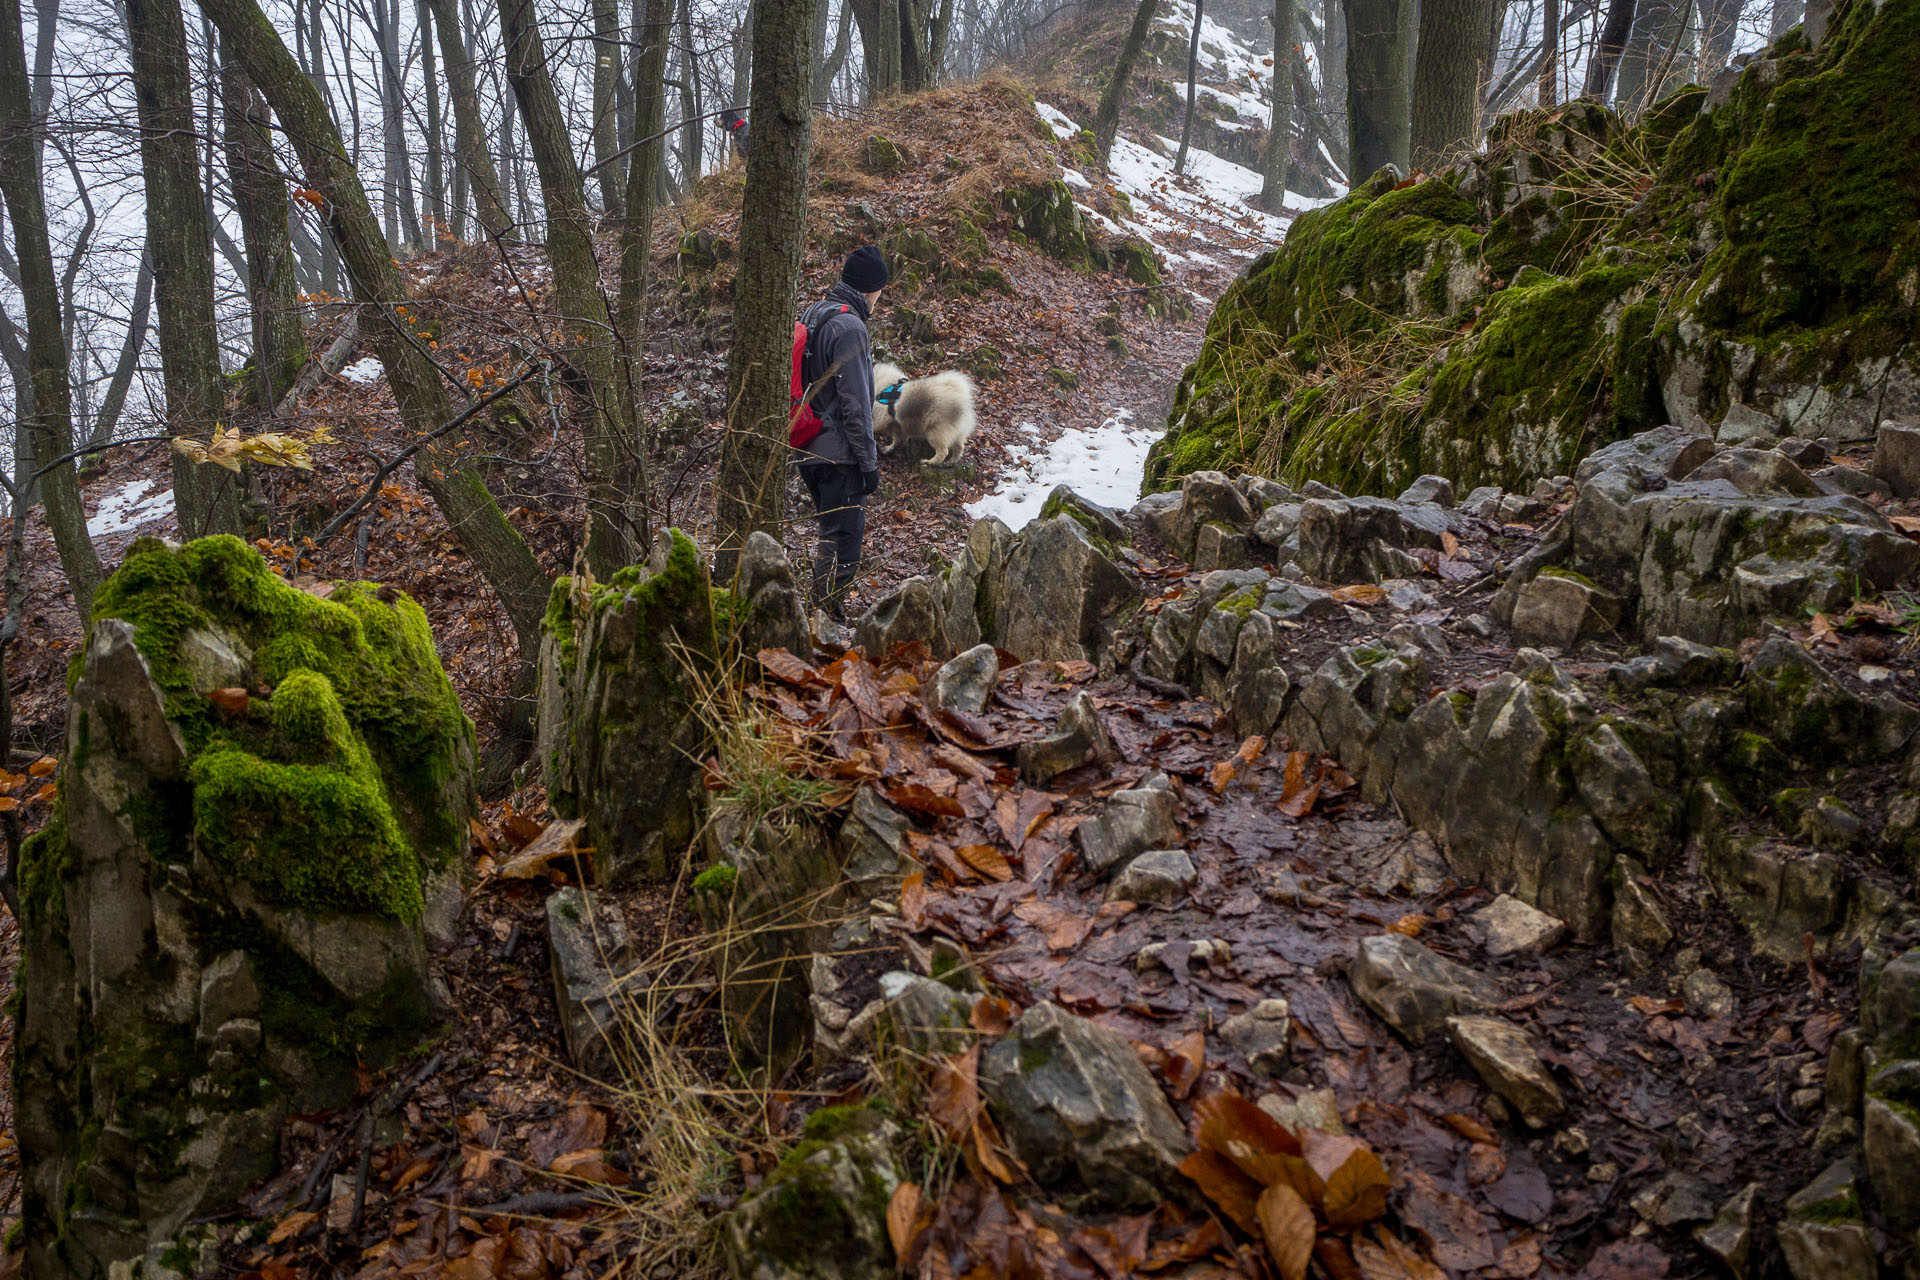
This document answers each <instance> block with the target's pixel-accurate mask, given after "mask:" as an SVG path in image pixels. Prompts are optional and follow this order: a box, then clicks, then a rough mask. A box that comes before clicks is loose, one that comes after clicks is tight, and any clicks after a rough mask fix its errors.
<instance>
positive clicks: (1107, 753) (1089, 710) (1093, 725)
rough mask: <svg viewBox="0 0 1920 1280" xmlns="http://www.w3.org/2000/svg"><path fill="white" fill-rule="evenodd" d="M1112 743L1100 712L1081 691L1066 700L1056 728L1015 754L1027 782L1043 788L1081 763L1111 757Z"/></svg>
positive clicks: (1023, 745) (1023, 744) (1028, 743)
mask: <svg viewBox="0 0 1920 1280" xmlns="http://www.w3.org/2000/svg"><path fill="white" fill-rule="evenodd" d="M1113 754H1114V750H1113V740H1112V739H1111V738H1109V737H1108V736H1107V729H1106V726H1105V725H1103V724H1101V723H1100V712H1099V711H1098V710H1097V709H1096V708H1095V707H1094V705H1093V699H1092V697H1090V696H1089V695H1088V694H1087V693H1085V692H1084V691H1082V692H1080V693H1076V694H1074V695H1073V696H1072V697H1071V698H1069V699H1067V705H1066V708H1065V710H1063V711H1062V712H1061V713H1060V719H1059V721H1058V727H1056V728H1055V730H1054V731H1053V732H1052V733H1050V734H1048V735H1047V736H1046V737H1044V738H1040V739H1038V740H1036V741H1033V742H1023V743H1021V744H1020V747H1019V750H1018V751H1017V752H1015V755H1016V756H1017V757H1018V759H1019V762H1020V772H1021V775H1022V776H1023V777H1025V778H1026V780H1027V782H1028V783H1029V784H1030V785H1032V786H1036V787H1040V786H1045V785H1046V784H1047V783H1048V782H1051V781H1052V780H1053V779H1054V778H1055V777H1057V776H1058V775H1060V774H1062V773H1065V772H1066V771H1067V770H1069V769H1077V768H1079V767H1080V766H1081V765H1083V764H1088V763H1091V762H1093V761H1096V760H1107V759H1111V758H1112V757H1113Z"/></svg>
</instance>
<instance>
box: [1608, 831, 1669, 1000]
mask: <svg viewBox="0 0 1920 1280" xmlns="http://www.w3.org/2000/svg"><path fill="white" fill-rule="evenodd" d="M1611 926H1612V936H1613V945H1614V946H1615V947H1616V948H1617V949H1618V950H1619V951H1620V953H1621V955H1622V957H1623V958H1624V959H1625V961H1626V963H1627V965H1628V967H1629V968H1630V969H1632V970H1633V971H1634V972H1636V973H1644V972H1646V970H1647V969H1649V968H1651V967H1652V965H1653V961H1654V959H1655V957H1657V956H1658V955H1659V954H1660V953H1661V952H1662V951H1665V950H1666V949H1667V944H1669V943H1671V942H1672V941H1673V925H1672V924H1671V923H1670V922H1669V921H1668V920H1667V909H1666V906H1665V905H1664V904H1663V903H1662V902H1661V901H1660V897H1659V895H1658V894H1656V893H1655V892H1654V890H1653V888H1652V886H1651V885H1650V884H1649V883H1648V881H1647V876H1646V868H1644V867H1642V866H1641V865H1640V864H1639V863H1638V862H1636V861H1635V860H1633V859H1631V858H1622V859H1621V860H1620V875H1619V877H1618V879H1616V880H1615V882H1614V889H1613V917H1612V921H1611Z"/></svg>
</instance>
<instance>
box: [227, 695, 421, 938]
mask: <svg viewBox="0 0 1920 1280" xmlns="http://www.w3.org/2000/svg"><path fill="white" fill-rule="evenodd" d="M273 729H274V734H275V737H276V738H277V739H278V742H277V744H276V746H277V750H276V751H275V753H274V754H275V755H276V756H278V757H279V758H278V759H263V758H262V757H261V756H259V755H256V754H254V753H253V752H252V751H249V750H244V749H240V748H237V747H232V748H230V747H215V748H213V749H210V750H208V751H206V752H204V753H203V754H202V755H201V756H200V757H199V758H198V759H196V760H195V761H194V762H193V765H192V771H191V776H192V779H193V785H194V796H193V810H194V826H193V831H194V837H195V840H196V843H197V847H198V849H199V851H200V852H201V853H202V854H204V855H205V856H206V857H207V859H208V860H209V861H210V862H212V863H213V864H214V865H215V866H217V867H219V868H221V869H222V870H224V871H226V872H228V873H230V874H232V875H236V876H239V877H241V878H243V879H245V880H247V881H249V882H250V883H252V884H253V885H254V887H255V888H256V889H257V890H258V891H259V892H260V894H261V896H262V897H263V898H265V899H266V900H267V901H269V902H274V903H277V904H279V905H281V906H285V907H289V908H293V909H296V910H300V911H304V912H307V913H309V914H313V915H319V916H326V915H331V914H335V913H349V914H373V915H381V916H386V917H389V918H392V919H396V920H407V921H412V920H417V919H419V918H420V912H421V906H422V902H421V870H420V862H419V859H417V858H416V857H415V856H414V853H413V849H412V847H411V846H410V845H409V843H408V841H407V839H406V837H405V836H404V835H403V834H402V833H401V831H400V827H399V824H398V823H397V822H396V821H395V819H394V815H393V810H392V808H391V806H389V804H388V803H387V796H386V791H385V788H384V787H383V786H382V783H381V778H380V773H379V770H378V769H377V768H376V767H375V766H374V763H373V757H372V754H371V753H370V752H369V751H368V750H367V748H366V746H365V744H364V743H363V742H361V741H360V739H359V737H358V736H357V735H355V734H354V733H353V732H352V731H351V730H350V729H349V727H348V724H347V718H346V713H345V712H344V711H343V710H342V709H341V706H340V701H339V699H338V698H337V697H336V696H335V694H334V690H333V685H332V683H331V682H330V681H328V680H327V678H326V677H325V676H322V675H320V674H318V673H317V672H312V671H296V672H293V673H291V674H289V675H288V676H287V677H286V678H285V679H284V680H282V681H281V683H280V686H279V688H278V689H276V690H275V692H274V697H273Z"/></svg>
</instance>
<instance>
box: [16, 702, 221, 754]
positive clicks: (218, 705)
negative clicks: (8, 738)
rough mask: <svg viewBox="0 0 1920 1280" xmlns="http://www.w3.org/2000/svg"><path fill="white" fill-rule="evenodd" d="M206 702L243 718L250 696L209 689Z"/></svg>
mask: <svg viewBox="0 0 1920 1280" xmlns="http://www.w3.org/2000/svg"><path fill="white" fill-rule="evenodd" d="M207 701H208V702H211V703H212V704H213V705H214V706H216V707H218V708H220V709H221V710H222V711H224V712H226V713H227V714H228V715H234V716H243V715H245V714H247V704H248V703H249V702H250V701H252V696H251V695H250V694H248V693H247V691H246V690H245V689H209V690H207ZM29 771H31V770H29ZM49 772H51V770H49Z"/></svg>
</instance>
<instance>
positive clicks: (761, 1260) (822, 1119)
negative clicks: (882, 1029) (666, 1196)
mask: <svg viewBox="0 0 1920 1280" xmlns="http://www.w3.org/2000/svg"><path fill="white" fill-rule="evenodd" d="M899 1136H900V1134H899V1130H898V1129H897V1128H896V1127H895V1126H894V1125H893V1124H892V1123H891V1122H890V1121H888V1120H887V1118H886V1116H885V1115H884V1114H883V1113H882V1112H881V1111H880V1110H879V1109H878V1108H875V1107H832V1108H828V1109H826V1110H823V1111H820V1112H817V1113H815V1115H813V1116H811V1117H809V1118H808V1124H807V1131H806V1136H805V1137H804V1139H803V1140H802V1141H801V1142H800V1143H799V1144H798V1145H796V1146H795V1147H794V1148H793V1149H792V1150H791V1151H789V1152H788V1153H787V1154H786V1155H785V1156H784V1157H783V1158H782V1159H781V1161H780V1163H779V1164H778V1165H776V1166H775V1167H774V1170H773V1172H772V1173H771V1174H769V1175H768V1176H767V1180H766V1182H765V1184H764V1185H763V1186H762V1187H761V1188H760V1189H759V1190H758V1191H756V1192H755V1193H754V1194H753V1195H751V1196H749V1197H748V1198H747V1199H745V1200H743V1201H742V1202H741V1204H740V1206H739V1207H738V1208H737V1209H735V1210H734V1211H733V1212H732V1213H730V1214H728V1215H727V1218H726V1221H725V1224H724V1238H725V1242H726V1246H727V1252H728V1263H729V1265H730V1267H731V1269H732V1273H733V1274H734V1275H735V1276H739V1277H741V1278H742V1280H868V1278H869V1277H870V1278H871V1280H888V1278H889V1277H891V1276H892V1275H893V1274H894V1271H895V1260H894V1255H893V1246H892V1244H891V1242H890V1241H889V1238H888V1235H887V1204H888V1202H889V1200H890V1199H891V1198H892V1196H893V1189H894V1188H895V1187H896V1186H898V1185H899V1184H900V1181H901V1175H900V1170H899V1167H898V1166H897V1164H896V1163H895V1159H894V1155H893V1145H894V1143H895V1142H896V1141H898V1139H899Z"/></svg>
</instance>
